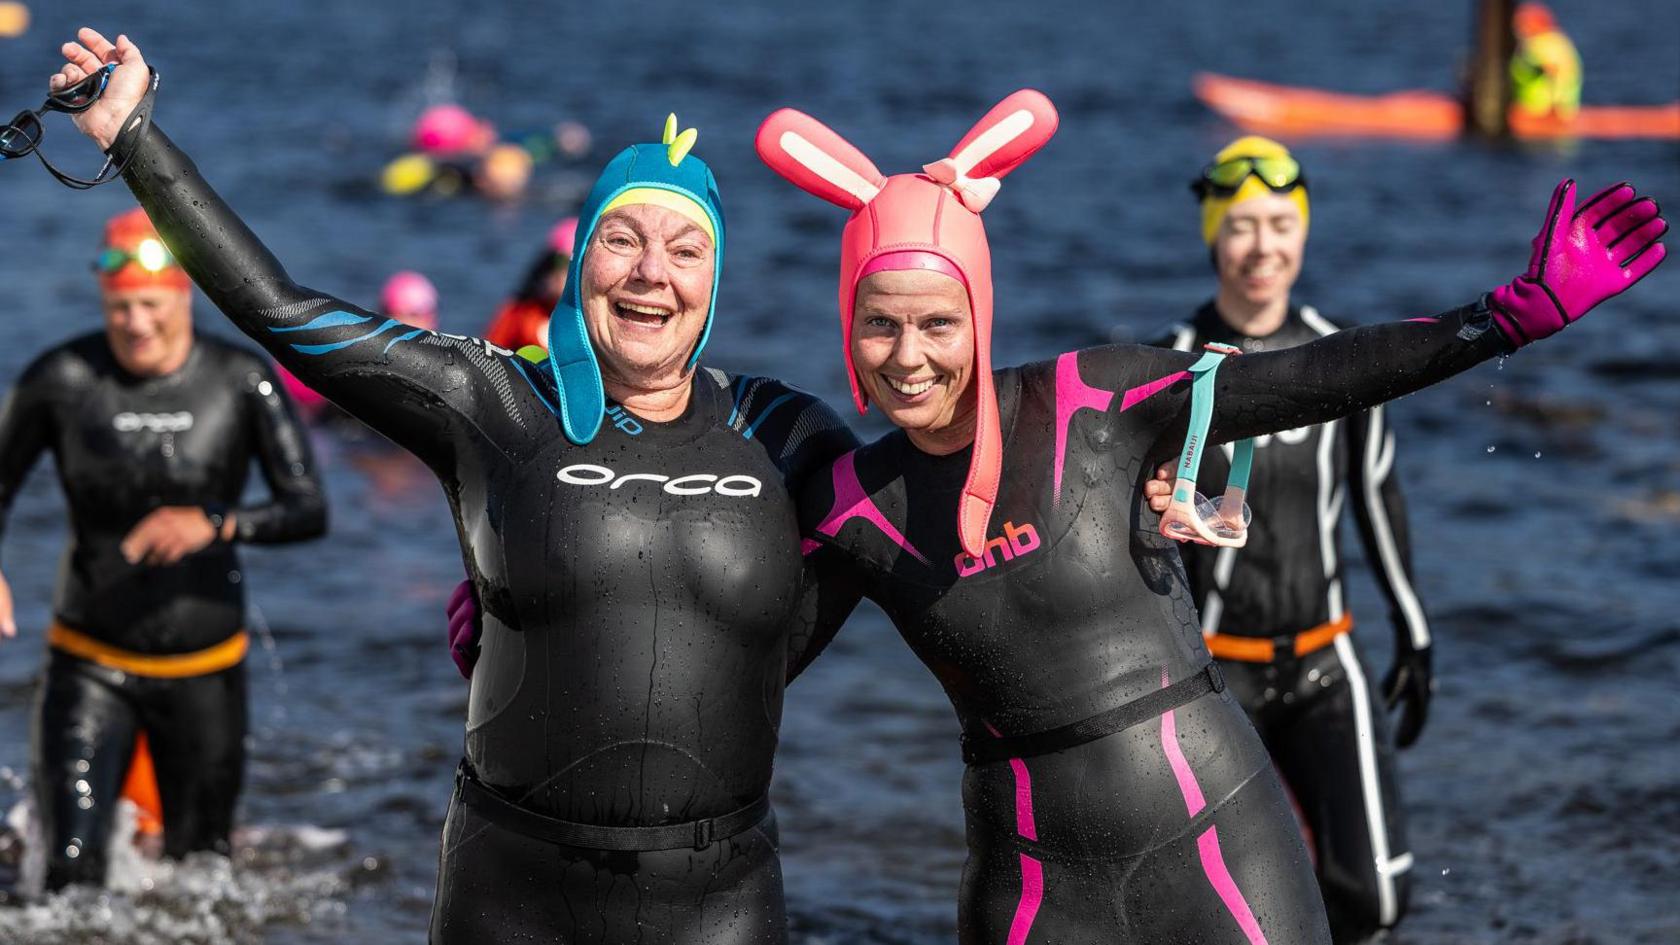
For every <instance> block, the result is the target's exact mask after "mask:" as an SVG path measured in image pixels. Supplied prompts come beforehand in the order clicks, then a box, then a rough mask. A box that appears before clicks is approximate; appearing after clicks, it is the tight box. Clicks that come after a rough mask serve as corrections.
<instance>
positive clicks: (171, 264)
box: [94, 207, 192, 292]
mask: <svg viewBox="0 0 1680 945" xmlns="http://www.w3.org/2000/svg"><path fill="white" fill-rule="evenodd" d="M94 270H95V271H96V272H97V273H98V274H99V288H100V289H101V290H103V291H106V292H121V291H124V290H127V289H148V288H154V287H162V288H166V289H178V290H180V291H182V292H186V291H189V290H190V289H192V280H191V279H190V278H188V277H187V273H186V270H184V269H182V268H181V265H180V263H178V262H176V261H175V256H174V255H173V254H172V253H170V252H169V248H168V247H167V246H165V245H164V244H163V238H162V237H161V236H159V235H158V231H157V228H156V227H154V226H152V221H151V218H150V217H148V216H146V211H144V210H142V209H140V208H139V207H135V208H134V209H133V210H129V211H127V212H126V213H119V214H117V215H116V216H114V217H112V218H111V219H110V220H108V221H107V222H106V223H105V241H104V242H103V243H101V244H100V247H99V255H98V257H96V258H95V259H94Z"/></svg>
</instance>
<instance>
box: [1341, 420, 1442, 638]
mask: <svg viewBox="0 0 1680 945" xmlns="http://www.w3.org/2000/svg"><path fill="white" fill-rule="evenodd" d="M1387 421H1388V417H1387V411H1386V410H1385V409H1384V408H1383V407H1373V408H1371V409H1370V410H1368V411H1366V412H1365V413H1363V414H1361V415H1360V416H1358V417H1355V418H1354V419H1353V422H1351V423H1349V424H1348V489H1349V491H1350V492H1351V493H1352V494H1353V496H1354V497H1355V501H1354V503H1353V515H1354V520H1355V521H1356V522H1358V524H1359V534H1360V537H1361V538H1362V539H1363V540H1364V544H1365V557H1366V559H1367V560H1369V561H1370V563H1371V572H1372V575H1373V576H1374V577H1375V578H1376V581H1377V585H1378V586H1379V587H1381V588H1382V591H1383V594H1384V595H1385V596H1386V597H1387V598H1388V607H1389V617H1390V619H1391V620H1392V621H1393V623H1394V633H1395V639H1396V642H1397V643H1399V644H1400V645H1401V646H1402V647H1409V648H1410V649H1415V650H1421V649H1424V648H1426V647H1428V646H1429V639H1430V638H1429V621H1428V618H1427V617H1426V616H1425V615H1424V611H1423V603H1422V602H1421V601H1420V600H1419V599H1418V596H1417V591H1416V589H1415V585H1414V584H1413V581H1412V544H1411V534H1410V528H1409V527H1408V524H1407V519H1406V501H1405V498H1404V497H1403V496H1402V495H1401V494H1400V482H1399V477H1398V476H1396V475H1395V474H1394V431H1393V430H1390V429H1389V428H1388V422H1387Z"/></svg>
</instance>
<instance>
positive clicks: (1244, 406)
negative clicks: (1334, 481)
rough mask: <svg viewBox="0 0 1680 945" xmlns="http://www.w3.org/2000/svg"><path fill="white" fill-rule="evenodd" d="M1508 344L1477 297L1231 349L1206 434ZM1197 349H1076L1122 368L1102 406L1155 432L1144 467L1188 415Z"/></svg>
mask: <svg viewBox="0 0 1680 945" xmlns="http://www.w3.org/2000/svg"><path fill="white" fill-rule="evenodd" d="M1510 351H1511V347H1510V344H1509V342H1507V341H1506V340H1505V337H1504V335H1502V334H1500V333H1499V332H1498V331H1497V330H1496V329H1495V328H1494V327H1493V322H1492V319H1491V317H1490V316H1489V314H1488V310H1487V307H1486V305H1484V304H1483V303H1482V302H1480V301H1478V302H1476V303H1475V304H1473V305H1467V306H1464V307H1463V308H1458V309H1454V310H1452V311H1449V312H1446V313H1443V314H1441V315H1437V316H1431V317H1429V318H1419V319H1410V320H1407V321H1403V322H1391V323H1388V324H1380V325H1368V326H1365V327H1361V328H1349V329H1346V330H1344V331H1338V332H1336V333H1335V334H1332V335H1328V336H1325V337H1323V338H1320V339H1318V340H1317V341H1313V342H1310V343H1308V344H1304V345H1298V346H1295V347H1291V348H1286V349H1283V350H1279V351H1267V352H1262V353H1257V354H1245V355H1242V356H1240V357H1235V358H1231V359H1229V360H1227V361H1226V362H1225V363H1224V364H1223V365H1222V366H1221V367H1220V368H1219V376H1218V381H1217V383H1216V385H1215V388H1214V390H1215V393H1214V404H1213V420H1212V424H1211V426H1210V428H1209V439H1210V440H1212V441H1213V442H1215V443H1226V442H1230V441H1232V440H1239V439H1243V438H1245V437H1252V436H1261V435H1263V434H1266V433H1276V432H1279V431H1281V430H1288V429H1291V428H1294V427H1302V426H1309V425H1311V424H1315V423H1324V422H1326V421H1329V420H1335V419H1338V418H1341V417H1345V416H1349V415H1351V414H1354V413H1358V412H1359V411H1361V410H1365V409H1367V408H1369V407H1374V406H1376V405H1377V404H1380V403H1384V402H1386V401H1389V400H1393V399H1394V398H1396V397H1401V396H1404V395H1406V394H1409V393H1411V392H1413V391H1416V390H1421V389H1422V388H1425V387H1428V386H1429V385H1431V384H1434V383H1437V382H1439V381H1442V380H1445V379H1447V378H1449V377H1451V376H1453V375H1455V374H1458V373H1460V372H1462V371H1465V370H1468V369H1469V368H1471V367H1474V366H1475V365H1477V364H1480V363H1481V362H1483V361H1486V360H1488V359H1489V358H1493V357H1497V356H1499V355H1504V354H1509V353H1510ZM1093 355H1094V357H1093ZM1198 357H1199V355H1197V354H1195V353H1190V352H1177V351H1163V350H1160V349H1156V348H1146V347H1142V346H1139V345H1125V346H1116V347H1110V348H1098V349H1092V350H1091V351H1088V352H1085V353H1084V354H1083V355H1082V356H1081V359H1080V364H1081V366H1082V367H1083V366H1084V365H1085V364H1087V363H1088V362H1089V363H1090V364H1091V366H1092V367H1093V368H1094V369H1095V371H1096V377H1098V378H1104V376H1106V377H1107V378H1112V377H1115V376H1116V375H1118V376H1122V377H1124V380H1122V381H1121V385H1122V388H1123V389H1122V391H1119V392H1121V393H1122V394H1123V396H1120V397H1115V398H1113V407H1112V408H1111V409H1113V410H1116V411H1118V414H1119V416H1120V417H1122V418H1124V419H1125V422H1127V423H1129V424H1133V425H1137V426H1133V429H1137V427H1138V426H1141V427H1142V428H1143V430H1144V431H1145V432H1146V433H1147V431H1148V430H1149V429H1150V428H1153V429H1154V430H1155V431H1157V434H1158V435H1157V438H1156V439H1155V441H1154V445H1153V446H1152V447H1151V448H1150V450H1149V452H1148V458H1149V460H1150V463H1149V468H1153V467H1154V465H1155V464H1156V463H1159V462H1161V461H1162V460H1165V459H1167V458H1169V457H1171V456H1174V455H1177V453H1178V452H1179V449H1180V448H1181V447H1182V446H1183V445H1184V433H1185V430H1186V428H1187V427H1188V425H1189V421H1190V384H1189V383H1188V381H1189V375H1188V373H1185V369H1186V368H1188V367H1189V366H1190V365H1191V364H1192V363H1194V362H1195V361H1196V359H1197V358H1198ZM1122 364H1123V365H1124V367H1122V366H1121V365H1122ZM1110 389H1113V388H1110Z"/></svg>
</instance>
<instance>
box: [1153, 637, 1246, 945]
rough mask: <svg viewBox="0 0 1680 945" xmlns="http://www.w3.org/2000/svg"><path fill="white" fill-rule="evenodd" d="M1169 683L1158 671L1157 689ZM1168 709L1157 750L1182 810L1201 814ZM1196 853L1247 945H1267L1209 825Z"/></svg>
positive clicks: (1200, 803)
mask: <svg viewBox="0 0 1680 945" xmlns="http://www.w3.org/2000/svg"><path fill="white" fill-rule="evenodd" d="M1170 682H1171V680H1170V679H1169V677H1168V674H1167V671H1166V669H1164V668H1163V669H1162V670H1161V688H1162V689H1165V688H1167V686H1168V685H1169V683H1170ZM1175 712H1176V710H1173V709H1169V710H1167V711H1166V712H1165V713H1163V714H1162V715H1161V750H1162V751H1163V752H1165V753H1166V756H1167V764H1168V765H1169V766H1170V767H1171V768H1172V773H1173V777H1174V778H1175V779H1177V781H1178V792H1179V794H1181V795H1182V796H1183V797H1184V807H1185V810H1186V811H1188V812H1189V814H1190V816H1191V817H1194V816H1196V815H1197V814H1199V813H1201V812H1202V811H1203V810H1204V809H1205V808H1206V807H1207V799H1206V798H1204V797H1203V796H1202V787H1201V785H1200V784H1197V783H1196V773H1195V772H1194V771H1191V770H1190V761H1189V759H1187V758H1185V757H1184V750H1183V749H1182V748H1180V747H1179V745H1178V720H1177V718H1176V717H1175V715H1174V713H1175ZM1196 852H1197V854H1198V855H1199V856H1200V858H1201V861H1202V872H1203V873H1204V874H1206V875H1207V878H1208V883H1209V884H1211V885H1212V886H1213V891H1214V892H1216V893H1218V894H1219V900H1220V901H1221V902H1223V903H1225V908H1226V910H1227V911H1229V912H1230V913H1231V918H1233V919H1235V920H1237V925H1238V927H1240V928H1241V929H1242V930H1243V935H1245V936H1247V937H1248V941H1249V945H1267V943H1266V933H1264V932H1262V931H1260V922H1259V920H1257V919H1255V918H1254V910H1253V909H1250V908H1249V906H1248V900H1247V899H1246V898H1244V897H1243V894H1242V890H1240V889H1238V888H1237V881H1236V879H1234V878H1233V877H1232V876H1231V871H1230V869H1228V868H1227V867H1226V866H1225V857H1224V855H1223V854H1221V853H1220V850H1219V828H1218V827H1216V826H1214V825H1213V824H1209V825H1208V828H1207V829H1206V830H1204V831H1202V834H1201V836H1199V837H1197V838H1196Z"/></svg>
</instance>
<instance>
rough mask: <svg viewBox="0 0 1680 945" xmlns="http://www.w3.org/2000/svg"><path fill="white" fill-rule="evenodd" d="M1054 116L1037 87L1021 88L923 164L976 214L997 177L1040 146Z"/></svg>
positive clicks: (995, 185) (1046, 138) (1053, 124)
mask: <svg viewBox="0 0 1680 945" xmlns="http://www.w3.org/2000/svg"><path fill="white" fill-rule="evenodd" d="M1059 121H1060V119H1059V117H1058V116H1057V115H1056V106H1054V105H1052V104H1050V100H1049V99H1048V98H1045V97H1044V93H1043V92H1039V91H1035V90H1033V89H1022V90H1021V91H1019V92H1016V93H1014V94H1013V95H1011V96H1009V97H1008V98H1006V99H1004V100H1003V101H1001V102H999V103H997V105H995V106H993V107H992V110H991V111H989V112H987V113H986V117H984V118H982V119H980V120H979V121H978V122H976V123H975V125H974V127H973V128H970V129H969V131H968V134H967V135H965V136H963V139H962V140H961V141H959V142H957V146H956V147H954V148H952V149H951V154H950V156H949V157H947V158H945V159H944V160H943V161H936V162H934V163H932V164H929V165H927V166H926V167H924V168H923V170H924V171H926V172H927V174H928V175H929V176H930V177H932V178H933V179H934V180H936V181H939V182H940V183H942V184H946V185H948V186H950V187H951V188H952V189H953V190H955V191H956V192H957V196H958V197H959V198H960V199H961V200H962V202H963V205H964V206H966V207H968V209H970V210H973V211H974V212H975V213H979V212H980V211H981V210H984V209H986V205H987V204H989V203H991V200H992V197H993V196H995V195H996V194H997V190H998V181H999V180H1000V179H1001V178H1003V177H1004V176H1005V175H1007V174H1008V173H1009V172H1010V171H1013V170H1014V169H1015V168H1017V167H1020V166H1021V165H1022V164H1023V163H1025V162H1026V160H1027V158H1030V157H1032V156H1033V154H1035V153H1036V152H1037V151H1038V149H1039V148H1042V147H1044V145H1045V143H1046V142H1048V141H1049V140H1050V138H1051V136H1052V135H1054V134H1055V133H1056V125H1057V123H1058V122H1059Z"/></svg>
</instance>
